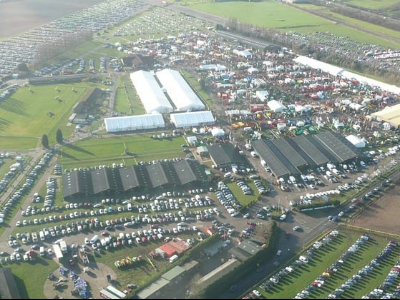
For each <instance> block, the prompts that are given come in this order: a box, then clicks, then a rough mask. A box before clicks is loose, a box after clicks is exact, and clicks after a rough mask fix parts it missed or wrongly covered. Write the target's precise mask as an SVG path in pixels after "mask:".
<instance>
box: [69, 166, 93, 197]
mask: <svg viewBox="0 0 400 300" xmlns="http://www.w3.org/2000/svg"><path fill="white" fill-rule="evenodd" d="M62 182H63V184H62V186H63V197H64V198H68V197H70V196H75V195H80V196H85V195H92V194H93V184H92V176H91V174H90V170H73V171H71V172H68V173H65V174H63V181H62Z"/></svg>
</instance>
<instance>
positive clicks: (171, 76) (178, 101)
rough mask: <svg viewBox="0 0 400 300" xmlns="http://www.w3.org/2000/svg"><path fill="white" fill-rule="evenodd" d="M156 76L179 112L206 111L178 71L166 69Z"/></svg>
mask: <svg viewBox="0 0 400 300" xmlns="http://www.w3.org/2000/svg"><path fill="white" fill-rule="evenodd" d="M156 75H157V78H158V80H159V81H160V83H161V84H162V86H163V87H164V88H165V89H166V90H167V93H168V95H169V97H170V98H171V100H172V102H173V103H174V105H175V107H176V109H177V110H178V111H191V110H202V109H205V105H204V103H203V102H202V101H201V100H200V98H199V97H197V95H196V94H195V92H194V91H193V90H192V88H191V87H190V86H189V85H188V83H187V82H186V80H185V79H184V78H183V77H182V76H181V74H179V72H178V71H175V70H170V69H164V70H162V71H159V72H157V73H156Z"/></svg>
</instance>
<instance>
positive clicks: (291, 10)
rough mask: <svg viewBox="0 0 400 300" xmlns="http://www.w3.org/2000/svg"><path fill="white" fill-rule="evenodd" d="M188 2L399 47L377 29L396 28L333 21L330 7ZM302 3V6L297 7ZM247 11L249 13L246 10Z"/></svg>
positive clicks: (271, 24)
mask: <svg viewBox="0 0 400 300" xmlns="http://www.w3.org/2000/svg"><path fill="white" fill-rule="evenodd" d="M188 5H189V6H190V7H191V8H193V9H196V10H200V11H204V12H207V13H210V14H213V15H218V16H220V17H224V18H226V19H229V18H236V19H237V21H238V22H240V23H250V24H253V25H256V26H261V27H268V28H275V29H279V30H282V31H284V32H289V31H292V32H293V31H294V32H299V33H304V34H307V33H315V32H325V31H326V32H330V33H332V34H334V35H338V36H346V37H349V38H352V39H355V40H357V41H360V42H363V43H371V44H378V45H381V46H384V47H389V48H393V47H394V48H397V47H398V46H399V44H398V43H397V42H393V41H391V40H387V39H385V38H384V37H377V36H375V35H374V34H373V32H379V33H381V32H383V33H384V34H385V35H388V36H391V37H395V36H398V33H397V32H395V31H392V30H390V31H389V30H387V29H385V28H381V27H379V26H373V25H371V24H368V26H367V29H368V31H371V33H370V32H365V31H362V29H364V28H365V27H364V25H365V24H364V22H361V21H358V20H353V19H350V18H345V17H344V16H340V18H338V21H341V20H345V22H340V24H339V23H337V22H334V21H332V20H331V19H332V17H333V16H332V13H331V12H329V11H328V9H325V8H321V7H315V6H312V5H304V4H303V5H300V4H298V5H296V6H292V7H291V6H287V5H283V4H281V3H277V2H275V1H266V2H257V3H249V2H233V3H232V2H223V3H211V2H200V3H188ZM297 7H298V8H297ZM301 8H304V9H307V10H312V9H317V8H318V10H321V11H320V13H322V15H323V14H326V16H327V17H329V19H328V18H327V19H325V18H323V17H318V16H315V15H313V14H312V11H311V12H306V11H303V10H301ZM243 11H246V12H248V13H246V14H243Z"/></svg>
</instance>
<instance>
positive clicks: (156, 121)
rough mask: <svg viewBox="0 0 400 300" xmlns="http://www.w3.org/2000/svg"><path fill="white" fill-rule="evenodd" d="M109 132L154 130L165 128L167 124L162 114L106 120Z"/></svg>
mask: <svg viewBox="0 0 400 300" xmlns="http://www.w3.org/2000/svg"><path fill="white" fill-rule="evenodd" d="M104 122H105V124H106V130H107V132H122V131H133V130H143V129H153V128H164V127H165V122H164V119H163V116H162V115H160V114H149V115H139V116H126V117H115V118H106V119H104Z"/></svg>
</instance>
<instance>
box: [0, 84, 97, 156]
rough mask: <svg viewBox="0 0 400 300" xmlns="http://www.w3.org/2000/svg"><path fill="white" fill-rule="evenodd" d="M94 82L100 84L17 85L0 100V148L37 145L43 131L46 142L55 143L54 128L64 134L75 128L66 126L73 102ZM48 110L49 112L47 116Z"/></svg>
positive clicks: (32, 146)
mask: <svg viewBox="0 0 400 300" xmlns="http://www.w3.org/2000/svg"><path fill="white" fill-rule="evenodd" d="M94 86H98V87H100V88H103V86H102V85H99V84H97V85H96V84H93V83H85V84H83V83H77V84H59V85H46V86H25V87H21V88H19V89H18V90H17V91H16V92H15V93H14V94H13V95H12V96H11V97H10V98H8V99H5V100H3V101H2V102H1V103H0V115H1V119H0V143H1V148H2V149H7V150H11V149H19V150H28V149H32V148H33V149H34V148H36V147H37V146H40V143H41V141H40V140H41V137H42V135H43V134H47V135H48V137H49V142H50V144H52V143H55V134H56V131H57V129H60V130H61V131H62V132H63V135H64V137H68V136H69V135H70V134H71V133H72V131H73V130H74V129H75V126H68V118H69V117H70V116H71V114H72V108H73V106H74V105H75V104H76V103H77V102H78V101H80V100H81V99H82V97H83V96H84V95H85V93H86V92H87V91H88V90H89V88H91V87H94ZM56 88H58V89H59V90H60V92H57V91H56ZM72 88H74V90H75V92H74V91H73V90H72ZM56 97H58V98H59V100H57V98H56ZM49 112H51V113H52V114H53V115H52V116H50V115H49ZM27 125H29V126H27Z"/></svg>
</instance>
